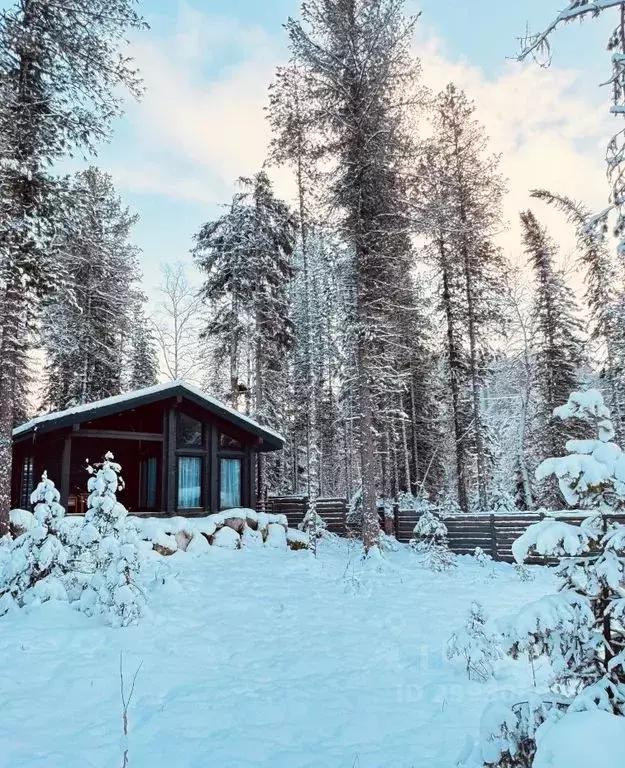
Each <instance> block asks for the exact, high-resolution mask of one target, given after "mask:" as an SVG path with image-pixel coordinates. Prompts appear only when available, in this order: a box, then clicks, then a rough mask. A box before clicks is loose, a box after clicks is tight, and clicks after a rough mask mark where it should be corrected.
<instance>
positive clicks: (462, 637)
mask: <svg viewBox="0 0 625 768" xmlns="http://www.w3.org/2000/svg"><path fill="white" fill-rule="evenodd" d="M487 620H488V619H487V616H486V614H485V612H484V608H483V606H482V605H480V603H477V602H473V603H471V608H470V609H469V614H468V616H467V620H466V623H465V626H464V627H463V628H462V629H460V630H458V631H457V632H454V634H453V635H452V636H451V637H450V638H449V641H448V643H447V658H448V659H449V660H450V661H453V660H455V659H460V660H461V661H462V663H463V664H464V668H465V671H466V673H467V676H468V677H469V679H470V680H479V681H481V682H485V681H486V680H489V679H490V678H491V677H493V676H494V674H495V663H496V662H497V661H499V660H500V659H501V658H502V657H503V652H502V649H501V643H500V637H499V636H498V634H497V633H496V632H493V631H492V630H491V629H489V627H488V624H487Z"/></svg>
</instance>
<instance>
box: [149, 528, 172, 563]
mask: <svg viewBox="0 0 625 768" xmlns="http://www.w3.org/2000/svg"><path fill="white" fill-rule="evenodd" d="M152 549H153V550H154V551H155V552H158V554H159V555H163V556H164V557H169V556H170V555H173V554H174V552H177V551H178V542H177V541H176V538H175V536H171V535H170V534H168V533H165V532H164V531H158V532H157V534H156V536H155V537H154V539H153V541H152Z"/></svg>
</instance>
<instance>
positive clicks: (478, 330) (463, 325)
mask: <svg viewBox="0 0 625 768" xmlns="http://www.w3.org/2000/svg"><path fill="white" fill-rule="evenodd" d="M474 115H475V107H474V105H473V104H472V103H471V102H470V101H469V100H468V99H467V97H466V96H465V94H464V93H463V92H462V91H459V90H458V89H457V88H456V87H455V86H454V85H453V84H450V85H448V86H447V88H446V89H445V90H444V91H443V92H442V93H441V94H439V96H438V98H437V100H436V104H435V110H434V114H433V123H434V137H433V139H432V141H431V142H430V144H429V147H428V148H427V151H426V154H425V160H424V163H423V165H422V166H421V168H420V174H419V178H417V206H418V207H421V219H422V222H423V224H422V227H423V230H424V232H425V234H426V235H427V236H428V238H429V241H430V248H429V250H430V253H431V255H432V257H433V260H434V263H435V264H436V265H437V267H438V270H439V274H440V278H441V299H442V309H443V312H444V316H445V324H446V335H447V343H446V347H447V350H446V351H447V363H448V369H449V389H450V395H451V397H450V399H451V410H452V420H453V425H454V433H455V455H456V462H455V463H456V476H457V487H458V502H459V504H460V507H461V508H462V509H463V510H465V511H466V510H468V507H469V492H468V490H469V489H468V481H469V473H470V459H469V457H470V456H471V454H472V453H474V455H475V475H476V481H477V482H476V486H477V488H476V490H477V493H476V497H477V505H478V507H479V508H481V509H485V508H486V506H487V498H488V455H487V449H486V445H485V431H486V425H485V423H484V417H483V414H482V406H481V390H482V386H483V381H484V377H485V373H486V365H485V363H486V361H487V360H488V357H489V355H490V340H491V338H492V335H493V332H494V331H495V329H497V328H498V327H501V323H502V319H503V315H502V305H501V302H500V300H499V291H500V286H501V281H502V278H503V274H504V269H505V267H504V262H503V259H502V256H501V253H500V251H499V250H498V249H497V248H496V247H495V246H494V245H493V236H494V235H495V233H496V231H497V229H498V228H499V226H500V225H501V202H502V197H503V193H504V185H503V181H502V179H501V176H500V175H499V173H498V165H499V158H498V157H496V156H492V155H489V154H488V139H487V137H486V134H485V132H484V129H483V128H482V127H481V126H480V125H479V124H478V123H477V121H476V120H475V117H474Z"/></svg>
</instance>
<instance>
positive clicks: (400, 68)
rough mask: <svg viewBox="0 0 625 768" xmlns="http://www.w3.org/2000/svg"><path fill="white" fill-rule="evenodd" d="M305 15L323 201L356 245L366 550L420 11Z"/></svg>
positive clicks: (372, 5)
mask: <svg viewBox="0 0 625 768" xmlns="http://www.w3.org/2000/svg"><path fill="white" fill-rule="evenodd" d="M301 15H302V18H301V21H298V20H294V19H289V21H288V22H287V25H286V26H287V31H288V34H289V38H290V46H291V52H292V55H293V58H294V60H295V61H297V62H298V66H299V67H301V69H302V70H303V72H304V75H305V77H304V81H305V83H306V93H305V97H304V98H305V100H306V103H307V104H309V105H310V121H311V123H312V125H313V126H314V130H315V131H316V132H317V133H318V135H319V136H320V137H321V141H320V146H321V147H322V148H323V149H324V159H325V160H326V161H327V162H326V164H325V168H327V169H331V170H330V178H329V187H328V194H327V196H326V200H325V202H326V203H327V204H328V207H329V208H331V209H332V210H335V211H337V212H338V215H339V225H338V226H339V229H340V231H341V234H342V236H343V238H344V240H345V242H346V243H347V244H348V246H349V249H350V253H351V255H352V270H351V276H350V277H351V280H352V282H353V285H354V291H353V298H354V301H355V303H354V311H353V318H354V320H355V324H354V334H353V342H354V343H353V357H354V363H355V375H354V377H353V388H354V391H355V394H356V397H357V401H358V417H359V418H358V431H359V445H360V457H359V458H360V462H359V463H360V476H361V480H362V489H363V494H362V499H363V512H364V525H363V540H364V545H365V551H369V550H370V549H371V548H373V547H376V546H377V544H378V539H379V522H378V516H377V511H376V482H375V481H376V455H375V448H376V429H375V418H374V408H375V393H374V388H375V385H376V383H377V382H379V381H380V379H381V377H382V376H384V375H386V373H387V372H388V371H389V366H387V364H386V363H387V358H386V351H387V349H388V348H389V344H388V342H389V340H391V341H393V340H394V338H391V337H394V330H395V329H393V328H392V324H389V318H390V316H391V314H392V301H391V300H390V299H389V291H391V290H392V288H393V286H394V285H395V284H396V282H395V280H396V277H397V275H398V274H399V273H400V269H399V268H398V264H397V261H399V260H396V259H395V253H394V252H393V243H392V240H393V237H394V235H395V234H396V232H397V230H396V228H397V218H396V217H397V216H398V215H399V214H400V213H401V207H400V204H399V203H400V200H401V198H402V194H403V190H402V185H401V182H400V179H401V174H400V168H401V166H402V165H403V164H404V163H405V161H406V157H407V155H408V153H409V141H408V140H407V132H406V130H405V121H404V118H405V116H406V114H407V113H408V112H409V111H410V109H411V106H412V105H413V104H414V102H415V101H416V90H415V88H414V86H415V78H416V74H417V67H416V66H415V62H414V60H413V59H412V58H411V54H410V45H411V42H412V32H413V27H414V23H415V19H412V18H407V17H406V16H405V15H404V2H403V1H402V0H310V2H306V3H304V4H303V5H302V13H301ZM404 226H405V222H404V223H402V228H403V227H404ZM400 259H403V254H402V255H401V256H400ZM402 264H403V261H402ZM404 274H405V273H404Z"/></svg>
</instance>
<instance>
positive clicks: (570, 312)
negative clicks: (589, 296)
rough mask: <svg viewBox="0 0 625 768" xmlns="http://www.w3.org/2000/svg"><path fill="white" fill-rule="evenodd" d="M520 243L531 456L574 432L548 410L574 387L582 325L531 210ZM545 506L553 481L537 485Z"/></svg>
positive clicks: (550, 451)
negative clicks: (529, 360)
mask: <svg viewBox="0 0 625 768" xmlns="http://www.w3.org/2000/svg"><path fill="white" fill-rule="evenodd" d="M521 225H522V229H523V245H524V246H525V252H526V254H527V256H528V258H529V263H530V266H531V268H532V270H533V272H534V280H535V299H534V310H533V311H534V326H535V335H534V338H533V340H532V353H533V357H534V365H535V389H536V392H537V394H538V402H537V405H536V408H535V417H534V421H535V427H534V440H533V446H534V449H533V450H534V453H535V456H534V461H535V462H536V461H540V460H542V459H543V458H544V457H545V456H557V455H559V454H561V453H562V452H563V451H564V445H565V443H566V440H567V439H568V438H570V437H575V436H578V435H576V433H575V432H571V431H570V429H569V430H568V431H567V430H563V428H562V424H560V423H559V422H558V421H557V420H556V418H555V417H554V410H555V409H556V408H557V407H558V406H559V405H561V404H562V403H563V402H566V400H567V399H568V396H569V393H570V392H573V391H574V390H575V389H576V388H577V384H578V383H579V374H580V366H581V364H582V362H583V343H582V338H583V335H582V333H583V329H582V324H581V321H580V319H579V314H578V309H577V306H576V302H575V297H574V295H573V293H572V291H571V290H570V288H569V287H568V286H567V284H566V282H565V280H564V276H563V275H562V273H561V272H560V271H559V270H558V269H557V268H556V265H555V259H556V256H557V247H556V245H555V244H554V242H553V240H552V239H551V238H550V237H549V235H548V233H547V231H546V230H545V228H544V227H542V226H541V225H540V223H539V222H538V220H537V219H536V216H535V215H534V214H533V213H532V211H530V210H527V211H523V212H522V213H521ZM536 495H537V497H538V500H539V501H540V502H541V503H542V504H544V505H545V506H553V505H555V504H557V503H558V495H557V490H556V489H555V488H554V487H553V486H550V487H543V488H539V489H537V494H536Z"/></svg>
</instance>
